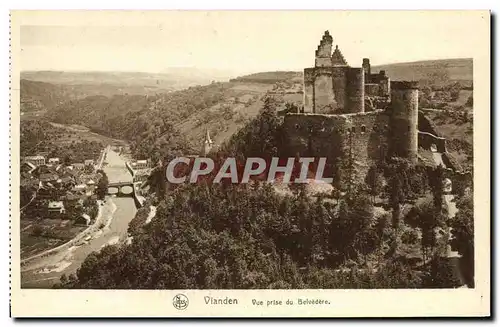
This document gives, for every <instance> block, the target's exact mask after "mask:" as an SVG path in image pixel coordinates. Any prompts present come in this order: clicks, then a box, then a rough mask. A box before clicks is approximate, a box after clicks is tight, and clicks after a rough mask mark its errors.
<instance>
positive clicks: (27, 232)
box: [21, 219, 86, 259]
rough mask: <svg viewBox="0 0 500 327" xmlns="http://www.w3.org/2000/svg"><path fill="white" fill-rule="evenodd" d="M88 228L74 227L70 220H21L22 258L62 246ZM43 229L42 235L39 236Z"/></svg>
mask: <svg viewBox="0 0 500 327" xmlns="http://www.w3.org/2000/svg"><path fill="white" fill-rule="evenodd" d="M85 228H86V226H81V225H72V222H71V221H69V220H61V219H43V220H42V221H36V222H35V221H33V220H29V219H22V220H21V258H23V259H24V258H28V257H30V256H33V255H35V254H37V253H41V252H43V251H46V250H49V249H52V248H55V247H57V246H59V245H62V244H64V243H66V242H68V241H69V240H71V239H72V238H73V237H74V236H76V235H78V234H79V233H80V232H82V231H83V230H84V229H85ZM37 229H38V231H41V230H42V229H43V234H42V235H37V234H38V232H37V231H36V230H37Z"/></svg>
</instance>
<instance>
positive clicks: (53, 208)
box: [48, 201, 66, 214]
mask: <svg viewBox="0 0 500 327" xmlns="http://www.w3.org/2000/svg"><path fill="white" fill-rule="evenodd" d="M48 211H49V213H51V214H63V213H65V212H66V209H64V204H63V202H62V201H49V205H48Z"/></svg>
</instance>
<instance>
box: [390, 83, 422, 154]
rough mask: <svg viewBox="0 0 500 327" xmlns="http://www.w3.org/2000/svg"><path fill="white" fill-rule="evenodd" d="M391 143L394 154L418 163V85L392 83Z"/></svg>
mask: <svg viewBox="0 0 500 327" xmlns="http://www.w3.org/2000/svg"><path fill="white" fill-rule="evenodd" d="M391 143H392V146H393V147H392V151H393V153H394V154H395V155H396V156H398V157H402V158H407V159H409V160H410V161H411V162H413V163H416V162H417V151H418V84H417V83H415V82H392V83H391Z"/></svg>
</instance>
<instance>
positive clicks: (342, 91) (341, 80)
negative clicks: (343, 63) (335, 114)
mask: <svg viewBox="0 0 500 327" xmlns="http://www.w3.org/2000/svg"><path fill="white" fill-rule="evenodd" d="M346 71H347V68H346V67H333V68H332V80H333V81H332V83H333V88H334V89H333V93H334V94H335V100H336V101H337V108H339V109H340V108H345V106H346V103H347V99H346V87H347V75H346Z"/></svg>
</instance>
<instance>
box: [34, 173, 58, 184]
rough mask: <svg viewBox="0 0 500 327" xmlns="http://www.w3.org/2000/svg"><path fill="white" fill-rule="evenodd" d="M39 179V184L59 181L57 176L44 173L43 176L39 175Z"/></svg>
mask: <svg viewBox="0 0 500 327" xmlns="http://www.w3.org/2000/svg"><path fill="white" fill-rule="evenodd" d="M39 179H40V181H41V182H44V183H49V182H56V181H57V180H58V179H59V176H57V175H56V174H54V173H44V174H40V177H39Z"/></svg>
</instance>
